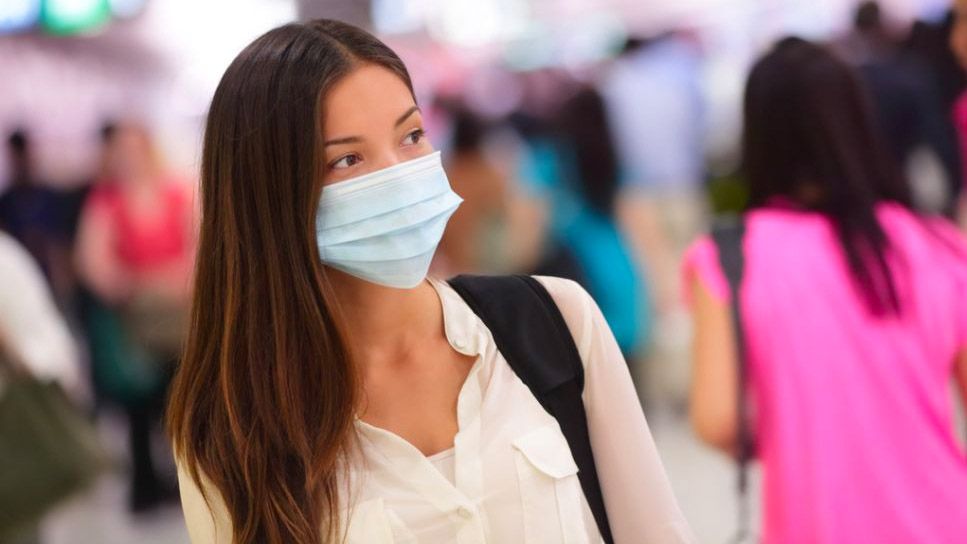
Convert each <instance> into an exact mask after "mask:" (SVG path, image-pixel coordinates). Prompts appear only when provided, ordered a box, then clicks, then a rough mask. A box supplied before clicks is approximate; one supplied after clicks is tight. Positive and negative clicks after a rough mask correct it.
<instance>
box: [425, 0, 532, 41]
mask: <svg viewBox="0 0 967 544" xmlns="http://www.w3.org/2000/svg"><path fill="white" fill-rule="evenodd" d="M427 13H428V14H430V17H431V18H430V20H429V21H428V23H429V30H430V33H431V34H432V35H433V36H434V37H435V38H437V39H439V40H441V41H445V42H448V43H451V44H454V45H458V46H463V47H481V46H486V45H492V44H494V43H500V42H506V41H507V40H509V39H513V38H514V37H517V36H520V35H521V34H522V33H523V32H524V31H526V29H527V26H528V20H529V18H530V9H529V5H528V2H527V1H526V0H443V1H439V2H438V4H437V5H436V6H435V9H433V10H427Z"/></svg>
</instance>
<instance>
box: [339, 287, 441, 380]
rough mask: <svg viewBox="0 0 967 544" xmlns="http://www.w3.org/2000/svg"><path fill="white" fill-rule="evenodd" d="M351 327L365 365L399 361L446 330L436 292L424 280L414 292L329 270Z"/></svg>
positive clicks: (351, 338) (353, 341)
mask: <svg viewBox="0 0 967 544" xmlns="http://www.w3.org/2000/svg"><path fill="white" fill-rule="evenodd" d="M328 274H329V278H330V281H331V282H332V285H333V288H334V290H335V293H336V299H337V300H338V303H339V307H340V309H341V311H342V315H343V318H344V319H345V323H346V326H347V329H348V330H347V333H348V335H349V339H348V340H349V342H350V345H351V346H352V349H353V352H354V353H356V354H357V355H358V356H359V357H360V358H361V361H360V362H361V363H363V364H366V363H367V362H368V361H373V360H378V359H383V358H386V357H389V358H396V357H398V356H401V355H405V354H406V353H407V352H409V351H411V350H412V349H413V348H414V347H416V346H418V345H420V344H422V343H424V342H425V341H426V340H427V338H429V337H430V336H431V335H433V334H435V333H436V332H441V333H442V331H443V315H442V311H441V308H440V300H439V298H438V297H437V295H436V291H435V290H434V289H433V286H431V285H430V284H429V283H428V282H426V281H424V282H422V283H420V285H418V286H416V287H415V288H413V289H394V288H390V287H383V286H380V285H376V284H373V283H370V282H367V281H364V280H361V279H358V278H355V277H353V276H350V275H349V274H346V273H344V272H340V271H338V270H333V269H330V270H328Z"/></svg>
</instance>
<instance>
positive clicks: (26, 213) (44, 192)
mask: <svg viewBox="0 0 967 544" xmlns="http://www.w3.org/2000/svg"><path fill="white" fill-rule="evenodd" d="M7 154H8V157H9V164H10V167H11V177H10V180H9V182H8V183H7V188H6V190H5V191H4V192H3V194H2V195H0V228H2V229H3V230H5V231H6V232H7V233H8V234H9V235H10V236H13V237H14V238H15V239H16V240H17V241H18V242H19V243H20V244H22V245H23V247H24V248H26V249H27V251H28V253H30V255H31V256H32V257H33V258H34V260H35V261H36V262H37V264H38V265H39V266H40V268H41V270H42V271H43V273H44V276H45V277H46V278H47V280H48V282H49V283H50V285H51V286H52V288H53V290H54V294H55V299H56V300H58V301H63V300H65V299H66V298H67V297H68V293H69V291H70V289H71V279H70V278H71V277H72V274H71V263H70V249H69V247H70V246H69V240H68V239H67V236H65V232H64V230H65V226H66V225H65V217H64V214H63V210H62V205H61V200H63V198H61V197H59V195H58V193H57V192H55V191H54V190H53V189H51V188H50V187H48V186H47V185H46V184H45V183H44V182H43V181H42V180H41V179H39V178H38V177H37V175H36V173H35V165H34V160H35V158H34V151H33V146H32V142H31V138H30V135H29V134H28V133H27V131H26V130H24V129H16V130H14V131H13V132H11V133H10V134H9V136H8V137H7Z"/></svg>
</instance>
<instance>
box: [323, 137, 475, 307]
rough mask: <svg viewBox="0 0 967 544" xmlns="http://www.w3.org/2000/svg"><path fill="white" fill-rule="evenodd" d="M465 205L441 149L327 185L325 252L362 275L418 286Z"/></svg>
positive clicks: (345, 268) (391, 283)
mask: <svg viewBox="0 0 967 544" xmlns="http://www.w3.org/2000/svg"><path fill="white" fill-rule="evenodd" d="M461 202H463V200H462V199H461V198H460V197H459V196H458V195H457V194H456V193H454V192H453V190H452V189H450V182H449V181H448V180H447V175H446V173H445V172H444V171H443V164H442V162H441V159H440V153H439V152H435V153H431V154H429V155H426V156H423V157H420V158H418V159H413V160H411V161H407V162H404V163H400V164H397V165H394V166H391V167H389V168H384V169H383V170H379V171H376V172H372V173H370V174H366V175H363V176H360V177H357V178H353V179H350V180H346V181H341V182H339V183H334V184H332V185H328V186H326V187H324V188H323V189H322V197H321V198H320V202H319V211H318V212H317V215H316V241H317V242H318V244H319V255H320V257H321V259H322V262H324V263H325V264H327V265H329V266H331V267H333V268H335V269H337V270H341V271H343V272H345V273H347V274H350V275H352V276H355V277H357V278H360V279H363V280H366V281H369V282H372V283H376V284H379V285H384V286H386V287H396V288H399V289H412V288H413V287H416V286H417V285H419V284H420V282H422V281H423V279H424V278H426V274H427V271H428V270H429V269H430V261H431V260H433V254H434V253H435V252H436V248H437V245H438V244H439V243H440V238H442V237H443V229H444V228H445V227H446V225H447V221H448V220H449V219H450V216H451V215H453V212H454V211H456V209H457V206H459V205H460V203H461Z"/></svg>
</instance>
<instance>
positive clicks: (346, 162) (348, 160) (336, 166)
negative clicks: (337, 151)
mask: <svg viewBox="0 0 967 544" xmlns="http://www.w3.org/2000/svg"><path fill="white" fill-rule="evenodd" d="M359 160H360V159H359V155H346V156H345V157H342V158H340V159H337V160H335V161H333V162H332V163H330V164H329V168H332V169H333V170H341V169H343V168H349V167H351V166H356V165H357V164H359Z"/></svg>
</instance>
